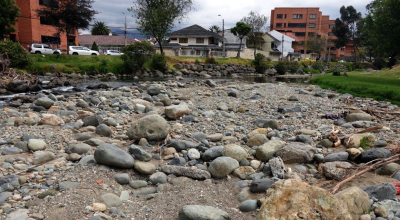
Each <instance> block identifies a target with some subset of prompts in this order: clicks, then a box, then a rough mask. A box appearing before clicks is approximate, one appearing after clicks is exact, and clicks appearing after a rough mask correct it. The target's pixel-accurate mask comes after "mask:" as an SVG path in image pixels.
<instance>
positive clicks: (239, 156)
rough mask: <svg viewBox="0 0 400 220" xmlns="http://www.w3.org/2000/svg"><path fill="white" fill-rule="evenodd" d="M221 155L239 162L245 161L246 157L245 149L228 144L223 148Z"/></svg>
mask: <svg viewBox="0 0 400 220" xmlns="http://www.w3.org/2000/svg"><path fill="white" fill-rule="evenodd" d="M221 154H222V156H226V157H232V158H233V159H235V160H237V161H239V162H240V161H241V160H243V159H246V158H247V156H248V154H247V152H246V150H245V149H243V148H242V147H241V146H238V145H235V144H229V145H226V146H224V148H223V149H222V152H221Z"/></svg>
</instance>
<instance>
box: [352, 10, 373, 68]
mask: <svg viewBox="0 0 400 220" xmlns="http://www.w3.org/2000/svg"><path fill="white" fill-rule="evenodd" d="M357 35H358V37H359V40H360V46H362V47H364V49H365V50H366V52H368V56H369V60H370V61H372V53H373V52H375V51H376V49H375V48H377V46H378V41H376V30H375V26H374V20H373V18H372V16H371V15H367V16H366V17H365V18H364V19H362V20H361V21H360V22H359V24H358V33H357Z"/></svg>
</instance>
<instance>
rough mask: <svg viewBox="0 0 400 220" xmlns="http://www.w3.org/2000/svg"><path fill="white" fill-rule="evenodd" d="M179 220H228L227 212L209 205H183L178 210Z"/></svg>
mask: <svg viewBox="0 0 400 220" xmlns="http://www.w3.org/2000/svg"><path fill="white" fill-rule="evenodd" d="M178 219H179V220H230V219H231V218H230V217H229V215H228V213H226V212H224V211H222V210H221V209H217V208H214V207H211V206H203V205H185V206H183V207H182V209H181V210H180V211H179V214H178Z"/></svg>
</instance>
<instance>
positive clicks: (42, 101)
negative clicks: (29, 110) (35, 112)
mask: <svg viewBox="0 0 400 220" xmlns="http://www.w3.org/2000/svg"><path fill="white" fill-rule="evenodd" d="M34 103H35V105H37V106H42V107H44V108H46V109H48V108H50V107H51V106H52V105H53V104H54V101H53V100H51V99H49V98H48V97H42V98H39V99H37V100H36V101H35V102H34Z"/></svg>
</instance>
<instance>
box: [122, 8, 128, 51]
mask: <svg viewBox="0 0 400 220" xmlns="http://www.w3.org/2000/svg"><path fill="white" fill-rule="evenodd" d="M122 14H123V15H125V32H124V34H125V46H126V44H127V42H126V14H125V13H124V12H122Z"/></svg>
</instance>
